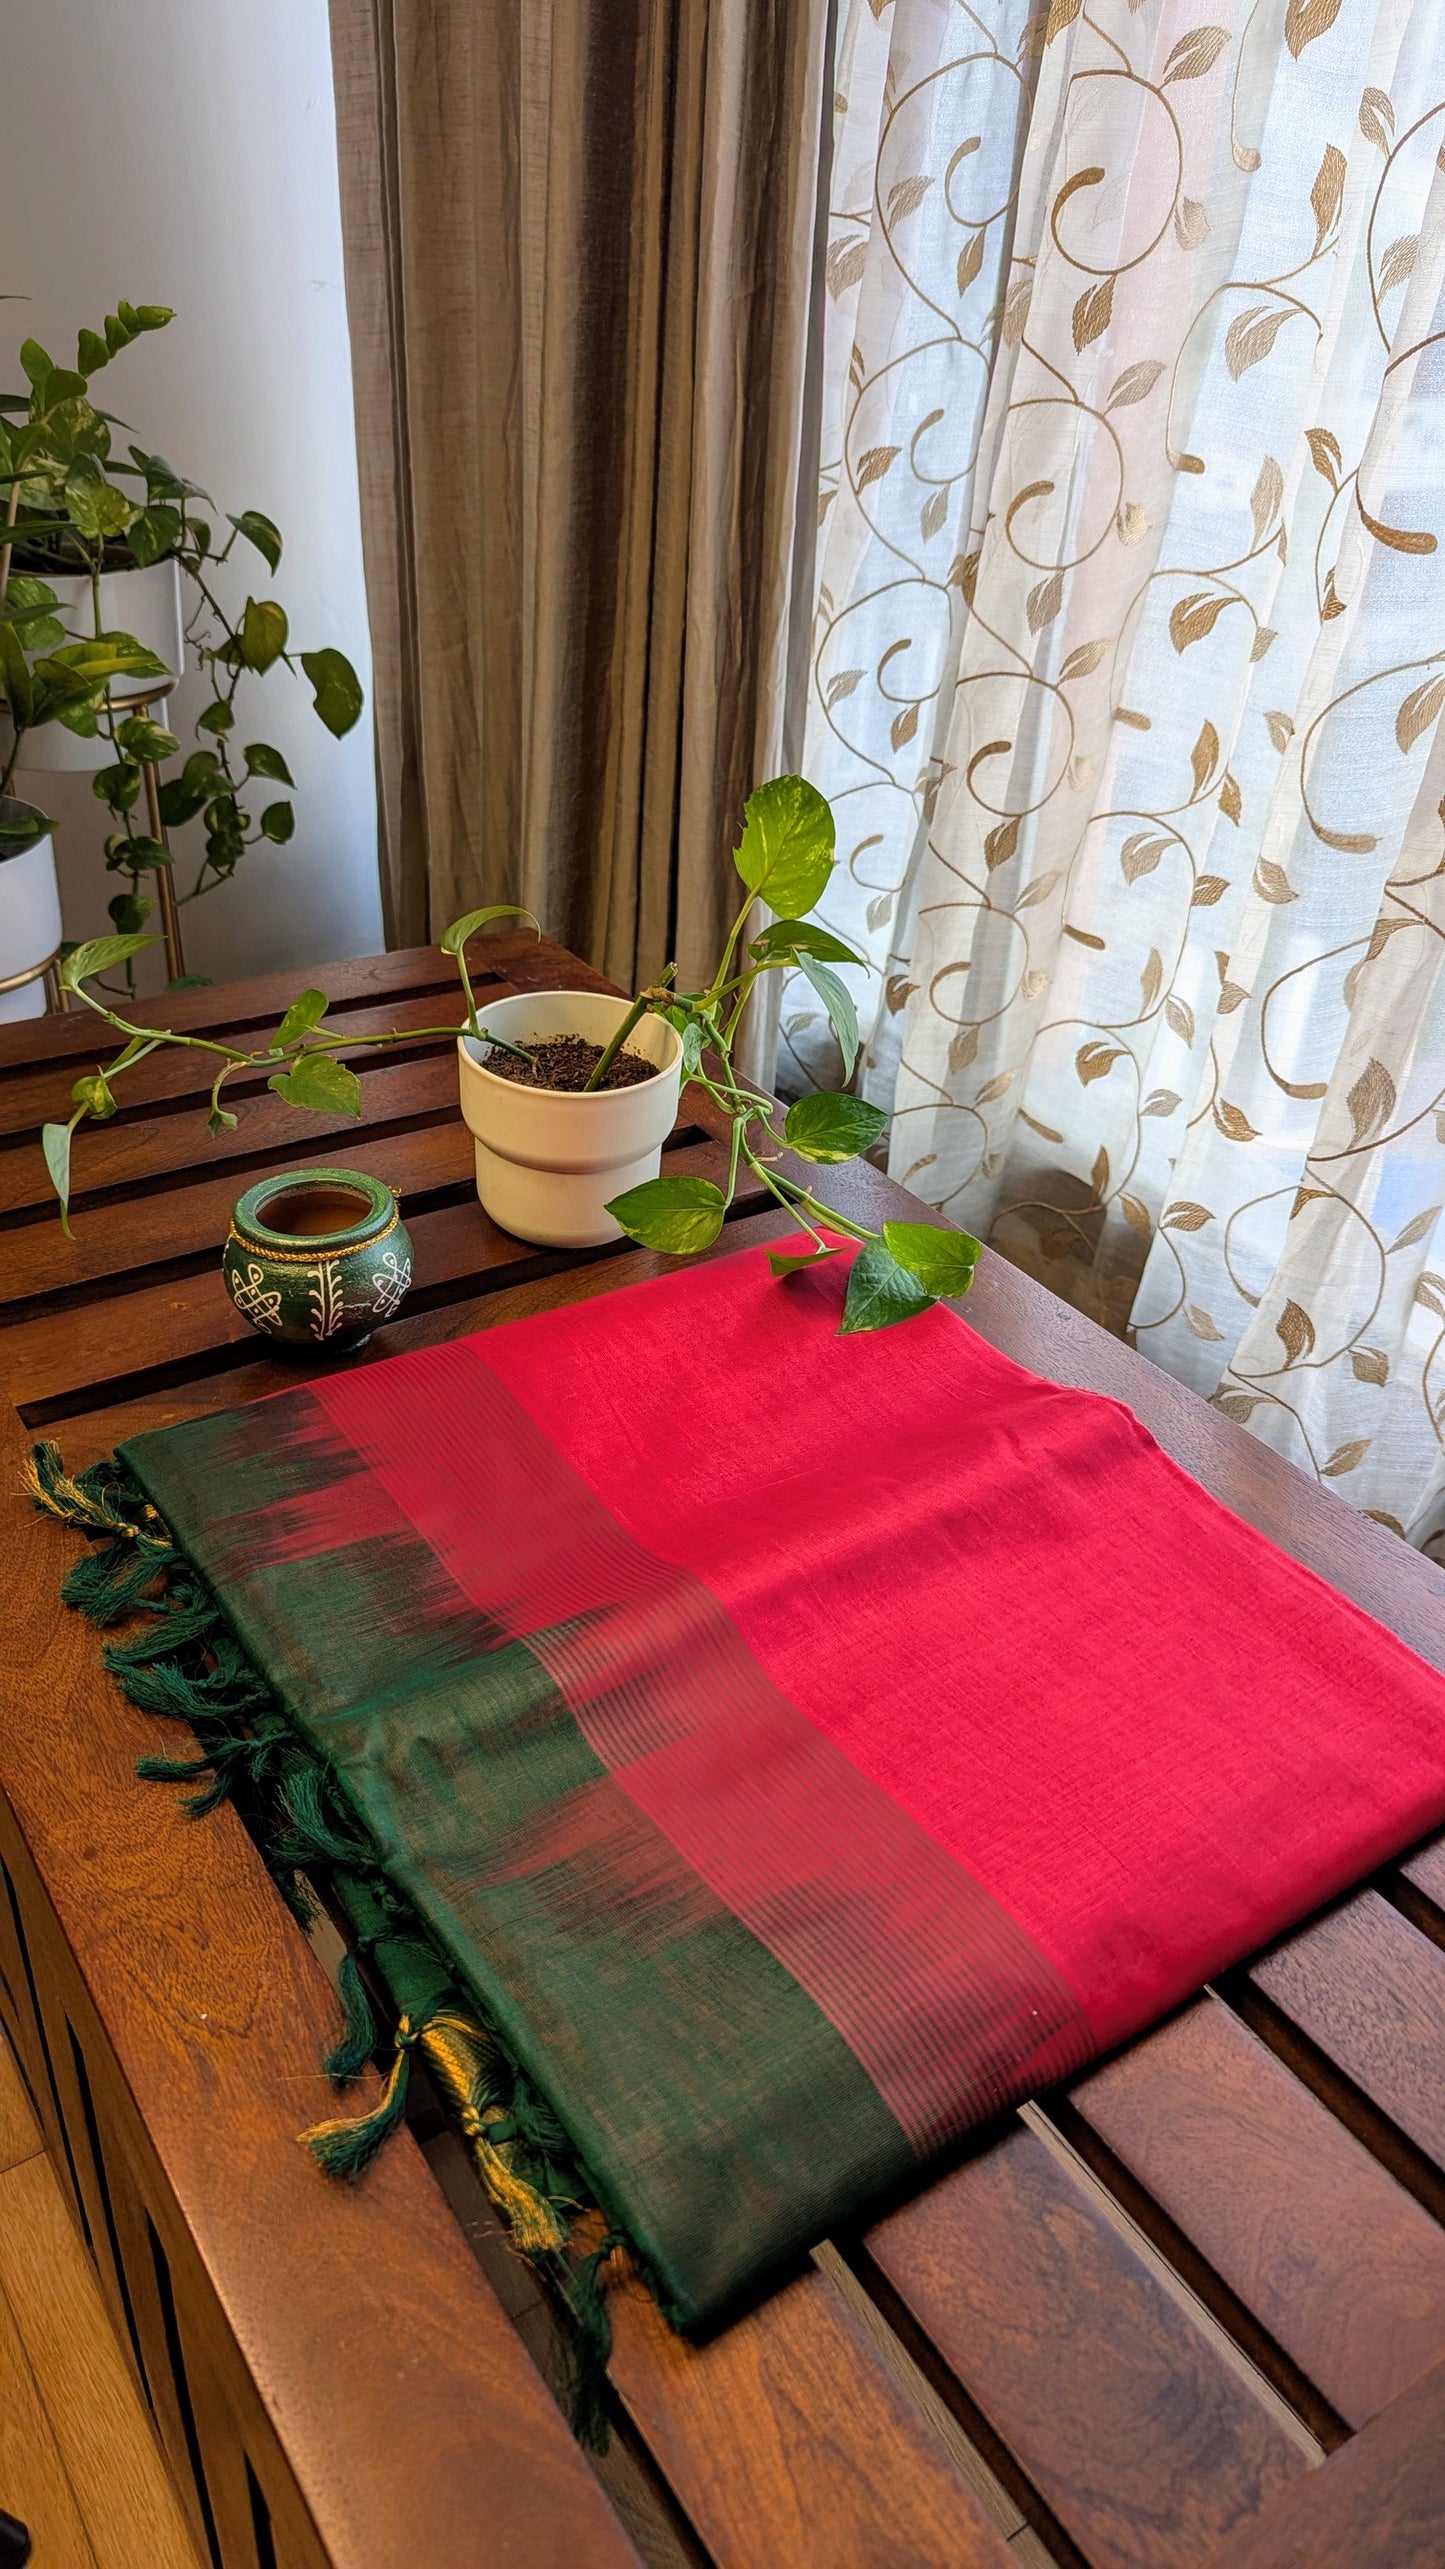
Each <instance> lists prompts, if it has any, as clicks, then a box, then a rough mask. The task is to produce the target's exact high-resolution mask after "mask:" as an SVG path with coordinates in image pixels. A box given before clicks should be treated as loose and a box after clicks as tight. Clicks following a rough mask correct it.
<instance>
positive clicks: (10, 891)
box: [0, 795, 60, 1026]
mask: <svg viewBox="0 0 1445 2569" xmlns="http://www.w3.org/2000/svg"><path fill="white" fill-rule="evenodd" d="M16 808H17V807H16V805H15V803H14V801H13V800H12V799H11V797H10V796H8V795H7V796H6V798H5V800H4V802H3V803H0V812H7V813H10V814H13V813H14V812H15V810H16ZM20 808H22V809H23V808H24V807H23V806H21V807H20ZM59 943H60V890H59V886H58V884H57V883H56V880H55V845H54V842H53V840H52V839H51V837H50V835H49V833H48V832H47V834H46V836H45V837H44V838H41V839H37V840H36V842H35V844H34V846H33V847H27V848H26V849H25V850H24V851H23V853H22V854H21V855H19V856H7V857H4V858H0V981H9V980H11V979H13V977H14V975H15V974H16V973H17V972H30V971H32V970H33V969H34V967H35V966H36V965H37V964H44V963H48V962H49V961H50V958H51V956H52V955H53V954H54V952H55V949H56V947H57V946H58V945H59ZM44 1014H45V983H44V980H43V979H40V978H37V979H36V980H34V981H26V982H22V984H21V986H20V988H19V989H18V990H0V1025H6V1026H8V1025H13V1024H14V1023H15V1021H16V1020H17V1019H18V1018H21V1017H43V1016H44Z"/></svg>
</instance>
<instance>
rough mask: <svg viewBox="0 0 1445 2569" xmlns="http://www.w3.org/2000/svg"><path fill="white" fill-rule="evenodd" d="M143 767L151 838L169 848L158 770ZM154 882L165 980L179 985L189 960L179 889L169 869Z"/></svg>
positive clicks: (161, 868)
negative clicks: (177, 901)
mask: <svg viewBox="0 0 1445 2569" xmlns="http://www.w3.org/2000/svg"><path fill="white" fill-rule="evenodd" d="M140 766H141V774H142V775H143V776H144V778H145V781H146V810H147V812H148V813H149V815H150V825H151V837H152V838H154V839H159V840H160V843H161V845H162V847H169V846H170V840H169V839H168V838H167V836H166V825H165V823H164V821H163V820H162V819H161V780H160V773H159V770H158V769H157V767H156V764H155V761H154V759H151V758H143V759H142V760H141V762H140ZM155 878H156V899H157V901H158V903H159V905H160V913H161V935H162V937H163V939H164V940H165V949H166V978H167V980H168V981H179V980H180V978H181V976H182V974H183V973H184V971H185V968H186V958H185V952H184V950H183V948H182V945H181V914H180V911H179V909H178V908H177V906H176V887H175V884H174V882H173V880H172V877H171V869H170V867H169V866H168V865H158V866H157V867H156V869H155Z"/></svg>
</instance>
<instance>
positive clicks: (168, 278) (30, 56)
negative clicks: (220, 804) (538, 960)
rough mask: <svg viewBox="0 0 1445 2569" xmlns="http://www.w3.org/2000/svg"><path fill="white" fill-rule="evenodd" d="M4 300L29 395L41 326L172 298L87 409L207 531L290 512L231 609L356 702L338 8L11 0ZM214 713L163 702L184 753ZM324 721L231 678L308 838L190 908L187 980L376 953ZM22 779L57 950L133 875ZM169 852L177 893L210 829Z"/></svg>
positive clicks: (85, 788)
mask: <svg viewBox="0 0 1445 2569" xmlns="http://www.w3.org/2000/svg"><path fill="white" fill-rule="evenodd" d="M0 291H3V292H4V293H8V294H18V295H24V296H26V297H28V298H29V299H28V301H26V302H23V303H0V382H3V385H4V387H5V388H6V389H23V384H22V380H21V375H20V368H19V365H18V362H17V361H16V358H15V351H16V350H17V349H18V347H19V344H20V341H21V340H22V339H23V338H25V337H26V336H27V335H30V336H33V337H35V338H37V339H38V340H39V341H40V342H41V344H42V346H44V347H46V348H48V349H49V351H50V353H51V354H52V356H54V357H56V358H57V359H59V360H60V361H61V362H62V363H65V362H69V361H70V360H71V359H72V358H73V355H74V345H75V332H76V329H77V327H78V326H79V325H80V324H82V323H84V324H87V325H88V326H89V327H90V328H91V329H97V328H98V327H99V326H100V323H101V319H102V316H103V315H104V314H105V313H106V312H107V311H113V310H114V308H115V305H116V303H117V301H118V300H120V299H121V298H122V297H124V298H126V299H127V300H129V301H130V302H132V303H163V304H171V305H173V306H174V307H175V313H176V318H175V320H174V321H173V322H172V323H171V324H170V327H169V328H168V329H167V330H164V331H161V332H158V333H157V334H156V335H155V336H154V337H150V338H146V339H142V340H140V341H138V342H137V343H136V345H135V346H134V347H133V348H130V349H128V350H126V351H125V352H124V354H123V355H122V356H121V357H120V358H119V359H117V360H116V361H115V363H114V364H113V366H112V367H111V368H110V369H108V370H107V372H106V373H105V374H103V375H102V376H101V377H100V378H99V380H98V383H97V387H96V390H97V398H98V399H99V400H100V401H101V403H102V404H103V406H104V407H105V408H107V409H110V410H114V411H117V412H119V413H120V415H121V416H122V417H123V418H125V419H126V420H127V421H129V422H130V423H131V425H132V427H133V429H134V431H135V434H136V438H137V442H138V443H140V444H141V445H143V446H147V447H153V448H155V449H157V450H158V451H159V452H160V453H161V454H163V455H165V456H166V457H167V459H168V460H169V461H170V462H171V463H172V464H174V465H175V466H176V468H177V470H178V471H180V472H183V473H185V474H187V475H189V477H190V478H191V479H192V480H193V481H197V482H200V483H202V484H203V485H204V487H205V488H206V489H207V490H208V491H209V492H211V493H212V494H213V496H214V498H215V500H216V503H217V509H216V513H215V515H216V522H217V523H218V524H224V519H225V512H226V511H227V510H228V509H232V510H238V511H239V510H240V509H243V508H257V509H261V510H262V511H264V513H265V514H266V515H267V516H268V517H271V518H273V519H274V520H275V521H276V523H277V525H279V527H280V528H281V530H282V533H283V535H284V536H285V538H286V551H285V555H284V558H283V560H282V563H281V568H280V571H279V573H278V574H277V576H276V578H275V580H274V581H273V580H272V577H271V574H270V573H269V572H268V571H267V569H266V566H265V563H264V562H263V561H262V559H261V557H260V555H259V554H255V553H252V552H251V551H250V549H249V547H241V546H238V548H237V557H233V563H234V567H236V568H237V569H238V571H239V573H240V580H241V588H240V595H241V596H244V594H245V590H246V588H247V587H250V588H251V589H252V591H253V593H254V594H255V595H257V596H266V595H274V596H276V597H279V599H280V600H281V603H282V605H283V606H284V607H285V609H286V611H287V614H288V616H289V617H290V620H291V634H292V639H293V641H294V642H295V643H296V645H297V647H298V648H301V649H310V648H312V647H314V646H319V645H321V644H323V643H331V644H334V645H336V646H337V647H339V648H340V649H341V650H343V651H345V652H346V653H347V654H348V655H349V657H350V658H351V660H352V661H353V663H354V664H355V666H356V669H357V671H358V673H359V675H360V677H361V681H362V684H363V686H365V687H366V688H367V690H368V697H369V692H370V675H371V672H370V656H369V651H368V646H367V630H366V600H365V591H364V588H363V582H362V567H361V533H360V522H359V517H358V508H357V491H356V451H355V434H354V427H353V419H352V406H351V374H350V357H349V352H348V346H347V335H346V306H345V299H344V294H343V287H342V267H341V225H340V211H339V204H338V195H337V179H336V135H335V120H334V113H333V104H332V91H331V63H330V54H329V50H328V43H327V25H326V0H4V5H3V9H0ZM241 557H244V558H243V559H242V558H241ZM248 697H249V702H248V701H247V698H248ZM204 700H205V699H204V694H203V692H202V691H201V690H200V689H199V688H198V685H197V682H196V680H195V679H194V677H193V678H191V679H190V680H189V681H188V682H187V683H186V685H185V686H184V687H183V688H182V689H181V690H180V691H178V693H177V695H176V696H175V698H173V700H172V706H171V722H172V728H173V729H174V730H176V731H177V732H179V733H180V734H181V736H182V739H183V741H184V742H185V744H186V746H190V745H191V742H190V738H189V735H190V722H191V719H192V718H193V716H194V714H195V712H196V711H197V710H198V708H199V706H200V705H201V703H203V702H204ZM310 707H311V691H310V688H309V687H308V686H307V684H306V681H305V679H304V678H303V677H302V676H300V674H299V673H298V675H297V677H296V678H295V679H294V680H293V679H291V678H290V677H289V676H288V674H287V673H286V671H285V670H284V669H279V668H278V669H273V670H271V671H270V672H269V673H268V675H267V677H266V678H265V680H264V681H262V680H259V679H254V678H251V679H246V680H243V682H242V696H241V699H240V700H239V704H238V712H239V715H240V725H239V728H238V732H237V738H238V739H241V740H245V739H255V738H261V739H265V740H270V741H273V742H274V743H275V744H276V746H277V747H278V748H279V749H280V750H281V751H282V752H283V754H284V755H285V757H286V759H287V762H288V764H289V766H290V768H291V772H292V774H293V776H294V777H295V779H296V786H297V791H296V795H295V798H294V799H295V807H296V835H295V837H294V838H293V839H292V840H291V842H290V844H289V846H287V847H284V848H276V847H271V846H270V845H269V844H264V843H263V844H262V845H260V846H258V847H256V848H253V849H252V850H251V851H250V852H249V853H248V854H247V855H246V857H245V858H244V859H243V860H242V864H241V866H240V868H239V870H238V872H237V875H236V878H235V881H234V882H233V883H232V884H230V885H227V886H224V887H222V888H221V889H220V890H218V891H216V892H214V893H212V894H210V895H208V896H207V897H206V898H205V899H203V900H201V901H198V902H195V903H194V904H192V905H191V906H190V907H189V908H187V909H186V910H185V911H184V912H183V921H184V929H185V939H186V960H187V963H188V965H189V967H190V968H191V969H192V970H194V971H198V972H205V973H209V974H210V975H211V976H212V977H213V978H215V979H219V978H222V977H228V976H231V975H235V974H240V973H250V972H261V971H266V970H268V969H270V968H271V967H273V966H282V965H288V964H292V963H294V964H298V965H302V964H311V963H319V962H326V961H330V960H332V959H334V958H336V957H338V956H343V955H354V954H365V953H372V952H375V951H376V950H377V949H378V948H379V947H380V946H381V943H382V933H381V905H380V896H379V892H378V887H377V872H376V808H375V794H374V785H373V770H372V743H371V723H370V715H369V710H368V712H367V713H364V714H363V716H362V718H361V721H360V722H359V723H358V724H357V725H356V726H355V728H354V729H353V730H352V731H351V732H349V733H348V734H347V736H346V738H345V739H344V740H341V741H334V740H333V739H332V738H331V735H330V733H329V732H327V731H324V730H323V728H322V726H321V724H320V723H319V722H318V721H317V720H316V717H315V715H314V714H313V713H312V711H311V709H310ZM19 790H20V791H21V792H23V793H26V794H28V795H29V796H30V798H31V799H32V800H33V801H37V802H39V803H40V804H41V805H42V806H43V808H44V809H45V810H47V811H49V812H51V813H53V814H54V815H55V817H56V818H57V819H58V820H59V821H60V823H61V825H62V826H61V831H60V837H59V841H58V847H59V855H60V870H61V883H62V894H63V900H64V909H65V928H66V934H67V935H68V936H90V935H95V934H106V933H109V932H110V923H109V921H108V920H107V919H106V916H105V906H106V902H107V901H108V900H109V899H110V897H111V895H112V894H113V893H115V892H116V891H119V890H120V889H122V888H123V887H122V885H121V883H120V882H119V881H118V879H117V878H115V877H114V876H110V875H107V874H106V872H105V870H104V865H103V862H102V858H101V842H102V839H103V837H104V834H105V829H106V827H107V826H108V824H107V822H106V817H105V814H104V811H103V808H102V806H101V805H100V804H99V803H98V802H97V801H96V800H95V797H94V796H93V794H92V793H91V791H90V784H89V779H88V778H87V777H84V776H80V777H75V776H68V777H58V776H57V777H50V776H43V775H40V774H38V773H36V772H35V771H34V770H31V771H28V772H27V773H24V774H22V775H21V777H20V779H19ZM271 790H272V791H275V790H276V789H274V788H273V789H271ZM177 844H178V848H179V849H180V851H181V854H180V856H179V859H178V863H177V868H176V873H177V884H178V888H179V889H181V890H184V889H185V888H186V886H187V884H188V883H189V881H190V880H192V879H193V877H194V873H195V869H196V865H197V864H198V863H199V860H200V854H201V848H200V834H199V832H198V830H197V828H196V825H195V824H192V825H191V827H190V828H189V829H188V830H186V831H185V832H183V833H180V834H178V841H177ZM192 848H194V856H191V857H190V858H189V861H187V859H188V855H189V851H190V850H191V849H192ZM150 924H151V925H152V926H155V924H156V922H155V920H154V919H152V921H151V922H150Z"/></svg>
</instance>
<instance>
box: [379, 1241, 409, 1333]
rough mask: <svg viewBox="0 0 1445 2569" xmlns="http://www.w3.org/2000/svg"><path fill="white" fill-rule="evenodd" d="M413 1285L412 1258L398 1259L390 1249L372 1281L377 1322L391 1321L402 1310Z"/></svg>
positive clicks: (393, 1250)
mask: <svg viewBox="0 0 1445 2569" xmlns="http://www.w3.org/2000/svg"><path fill="white" fill-rule="evenodd" d="M410 1284H411V1260H410V1258H398V1256H397V1254H396V1251H395V1249H388V1250H387V1253H386V1255H385V1257H384V1258H383V1259H382V1262H381V1266H380V1268H379V1269H378V1271H377V1273H376V1274H375V1275H374V1276H373V1277H372V1280H371V1308H372V1313H373V1315H374V1317H375V1318H376V1319H377V1320H390V1319H391V1317H392V1315H393V1313H394V1312H397V1311H399V1310H400V1309H401V1306H402V1304H403V1303H404V1302H405V1300H406V1296H407V1289H408V1287H409V1286H410Z"/></svg>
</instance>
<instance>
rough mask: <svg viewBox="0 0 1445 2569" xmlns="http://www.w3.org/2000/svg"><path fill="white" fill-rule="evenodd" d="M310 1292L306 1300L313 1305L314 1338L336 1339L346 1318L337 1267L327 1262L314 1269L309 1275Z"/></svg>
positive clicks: (312, 1325)
mask: <svg viewBox="0 0 1445 2569" xmlns="http://www.w3.org/2000/svg"><path fill="white" fill-rule="evenodd" d="M307 1284H308V1286H309V1288H310V1290H309V1291H308V1293H307V1296H306V1299H307V1301H308V1302H309V1303H310V1305H311V1335H312V1337H313V1338H334V1337H335V1335H336V1332H337V1330H338V1329H339V1328H340V1327H341V1326H342V1323H343V1322H344V1320H345V1318H346V1298H345V1296H344V1294H343V1293H342V1290H341V1282H340V1279H339V1277H338V1276H337V1273H336V1269H335V1267H334V1266H333V1265H332V1264H331V1263H330V1262H329V1261H325V1262H323V1264H322V1265H321V1266H319V1267H312V1268H311V1269H310V1270H309V1272H308V1275H307Z"/></svg>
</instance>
